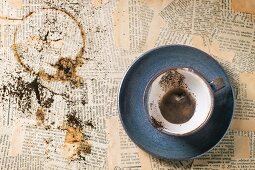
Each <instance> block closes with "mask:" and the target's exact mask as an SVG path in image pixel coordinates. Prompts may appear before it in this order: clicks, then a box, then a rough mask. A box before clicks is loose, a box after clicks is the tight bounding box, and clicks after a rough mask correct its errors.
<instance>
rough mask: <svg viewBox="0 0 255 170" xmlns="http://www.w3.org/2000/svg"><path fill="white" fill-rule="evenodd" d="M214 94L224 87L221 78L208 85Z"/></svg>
mask: <svg viewBox="0 0 255 170" xmlns="http://www.w3.org/2000/svg"><path fill="white" fill-rule="evenodd" d="M209 84H210V85H211V87H212V89H213V91H214V92H217V91H219V90H220V89H222V88H224V87H225V83H224V79H223V78H221V77H217V78H216V79H214V80H213V81H211V82H210V83H209Z"/></svg>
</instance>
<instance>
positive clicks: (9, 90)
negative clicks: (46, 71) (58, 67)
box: [0, 77, 66, 113]
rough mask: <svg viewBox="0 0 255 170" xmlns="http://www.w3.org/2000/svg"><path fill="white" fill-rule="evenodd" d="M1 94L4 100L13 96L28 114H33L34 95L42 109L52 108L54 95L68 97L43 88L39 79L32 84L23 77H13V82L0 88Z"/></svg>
mask: <svg viewBox="0 0 255 170" xmlns="http://www.w3.org/2000/svg"><path fill="white" fill-rule="evenodd" d="M0 93H1V97H2V100H7V99H8V96H11V97H13V98H14V99H15V100H16V102H17V104H18V107H19V109H20V110H21V111H22V112H28V113H31V105H32V98H33V95H35V97H36V100H37V103H38V104H39V105H40V107H41V108H50V107H51V106H52V103H53V102H54V95H61V96H63V98H66V95H64V94H58V93H55V92H53V91H51V90H50V89H48V88H47V87H45V86H43V85H42V84H41V82H40V79H39V78H38V77H36V78H35V79H34V80H33V81H32V82H27V81H25V80H23V78H22V77H12V80H11V81H9V82H8V83H7V84H6V85H3V86H2V87H0Z"/></svg>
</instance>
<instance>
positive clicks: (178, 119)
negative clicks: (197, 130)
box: [159, 88, 196, 124]
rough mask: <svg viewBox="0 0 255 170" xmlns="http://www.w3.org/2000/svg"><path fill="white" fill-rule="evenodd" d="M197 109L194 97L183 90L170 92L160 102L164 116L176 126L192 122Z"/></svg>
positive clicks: (175, 89)
mask: <svg viewBox="0 0 255 170" xmlns="http://www.w3.org/2000/svg"><path fill="white" fill-rule="evenodd" d="M195 108H196V101H195V99H194V97H193V96H192V95H191V94H190V93H189V92H188V91H187V90H186V89H183V88H174V89H172V90H169V91H168V92H167V93H166V94H165V95H164V96H163V98H162V100H161V101H160V102H159V109H160V112H161V114H162V116H163V117H164V118H165V119H166V120H167V121H169V122H171V123H174V124H181V123H185V122H187V121H188V120H190V119H191V117H192V116H193V114H194V111H195Z"/></svg>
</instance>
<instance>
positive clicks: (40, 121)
mask: <svg viewBox="0 0 255 170" xmlns="http://www.w3.org/2000/svg"><path fill="white" fill-rule="evenodd" d="M44 120H45V112H44V111H43V108H41V107H39V108H38V109H37V111H36V123H37V126H42V125H44Z"/></svg>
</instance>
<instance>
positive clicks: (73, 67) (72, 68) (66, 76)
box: [12, 7, 86, 86]
mask: <svg viewBox="0 0 255 170" xmlns="http://www.w3.org/2000/svg"><path fill="white" fill-rule="evenodd" d="M42 9H43V10H54V11H60V12H61V13H63V14H64V15H66V16H68V17H69V18H70V19H71V20H72V21H74V23H75V24H76V25H77V26H78V29H79V30H80V34H81V39H82V47H81V48H80V49H79V51H78V53H77V54H76V57H75V59H71V58H65V57H61V58H60V59H59V60H58V61H57V62H56V63H55V64H53V65H51V66H52V67H54V68H56V69H57V72H56V73H55V74H53V75H51V74H48V73H46V72H45V70H40V71H39V72H35V71H34V70H33V69H32V68H31V67H30V66H29V65H28V64H25V63H24V61H23V59H24V57H23V56H22V54H21V53H20V52H18V45H17V44H16V38H17V32H18V28H17V29H16V30H15V32H14V38H13V45H12V51H13V53H14V56H15V58H16V60H17V62H18V64H20V65H21V66H22V67H23V68H24V71H25V72H28V73H30V74H32V75H34V76H37V77H39V78H40V79H42V80H46V81H62V82H67V81H69V82H70V83H71V84H73V85H75V86H80V84H81V82H82V78H81V77H79V76H78V75H76V72H77V68H78V67H81V66H82V65H83V64H84V58H83V55H84V53H85V42H86V35H85V31H84V28H83V26H82V24H81V23H80V22H79V21H78V20H77V19H76V18H75V17H74V16H73V15H72V14H71V13H70V12H68V11H66V10H64V9H58V8H55V7H50V8H42ZM34 13H36V12H30V13H29V14H28V15H26V16H25V17H23V18H22V21H24V20H26V19H27V18H29V17H30V16H32V15H33V14H34ZM63 68H67V70H68V71H67V72H66V71H65V70H63Z"/></svg>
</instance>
